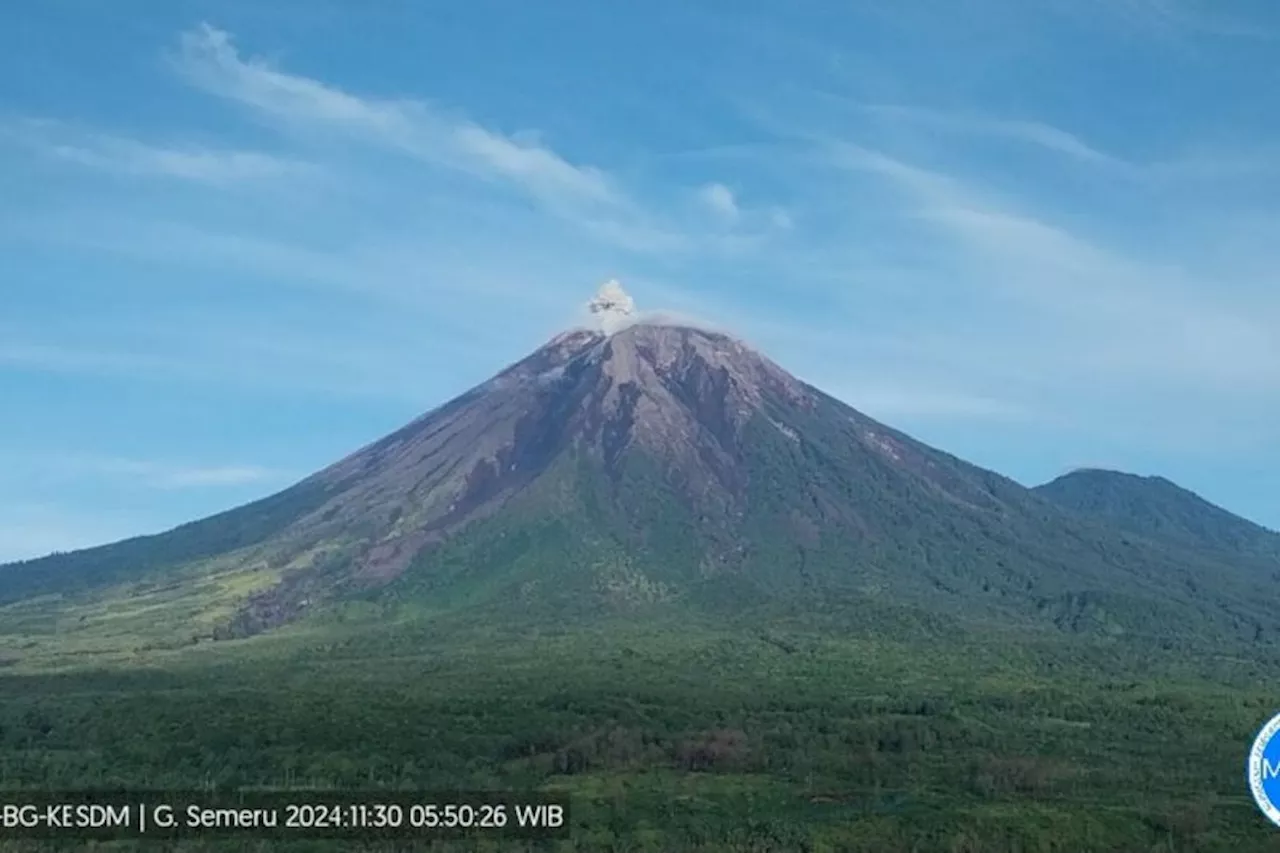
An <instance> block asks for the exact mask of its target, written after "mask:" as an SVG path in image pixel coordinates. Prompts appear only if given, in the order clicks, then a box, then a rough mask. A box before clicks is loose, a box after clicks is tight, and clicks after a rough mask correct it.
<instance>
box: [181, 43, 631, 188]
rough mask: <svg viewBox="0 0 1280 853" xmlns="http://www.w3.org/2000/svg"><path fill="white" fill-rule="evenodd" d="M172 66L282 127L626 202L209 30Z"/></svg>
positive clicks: (584, 172) (605, 182)
mask: <svg viewBox="0 0 1280 853" xmlns="http://www.w3.org/2000/svg"><path fill="white" fill-rule="evenodd" d="M174 61H175V63H176V66H177V68H178V69H179V71H180V72H182V74H183V75H184V76H185V77H186V78H187V79H188V80H190V81H191V82H192V83H194V84H195V85H197V86H199V87H200V88H202V89H204V90H205V91H207V92H209V93H211V94H214V95H217V96H220V97H223V98H226V99H229V100H231V101H234V102H237V103H239V104H242V105H243V106H245V107H248V108H250V109H252V110H254V111H256V112H258V113H259V114H261V115H263V116H266V117H269V118H271V119H274V120H276V121H279V122H286V123H296V124H303V125H308V126H312V127H321V128H328V129H330V130H333V131H335V132H340V133H345V134H348V135H350V136H352V137H355V138H358V139H362V140H365V141H368V142H371V143H375V144H379V145H383V146H386V147H389V148H393V149H396V150H399V151H402V152H403V153H405V154H408V155H410V156H412V157H414V158H417V159H420V160H425V161H428V162H431V163H434V164H437V165H440V166H446V167H451V168H455V169H460V170H463V171H466V172H470V173H472V174H475V175H478V176H480V177H484V178H490V179H501V180H505V181H507V182H509V183H511V184H513V185H515V186H518V187H520V188H522V189H524V190H526V191H528V192H530V193H532V194H533V195H535V196H537V197H538V198H540V199H542V200H543V201H546V202H549V203H554V204H583V203H586V204H601V205H620V204H623V203H624V202H625V197H624V196H623V195H622V193H621V191H620V190H619V189H618V188H617V187H615V186H614V183H613V181H612V180H611V179H610V178H609V176H607V175H606V174H605V173H604V172H603V171H602V170H600V169H598V168H595V167H592V166H586V165H583V166H579V165H574V164H572V163H570V162H569V161H567V160H565V159H564V158H563V157H561V156H560V155H558V154H556V153H555V152H554V151H551V150H550V149H548V148H545V147H543V146H540V145H537V144H534V143H530V142H521V141H517V140H516V139H513V138H511V137H508V136H504V135H502V134H499V133H495V132H493V131H490V130H486V129H485V128H482V127H480V126H479V125H476V124H474V123H472V122H469V121H465V120H461V119H457V118H454V117H452V116H448V115H446V114H444V113H441V112H439V111H437V110H435V109H433V108H432V107H431V106H429V105H428V104H426V103H425V102H422V101H417V100H385V99H375V98H362V97H358V96H356V95H353V94H350V93H347V92H344V91H342V90H340V89H337V88H334V87H332V86H328V85H325V84H324V83H321V82H320V81H317V80H312V79H310V78H307V77H302V76H299V75H294V74H289V73H286V72H284V71H280V70H278V69H276V68H273V67H272V66H271V65H269V64H268V63H266V62H265V61H264V60H261V59H255V58H249V59H245V58H242V57H241V55H240V53H239V51H238V50H237V48H236V46H235V44H234V42H233V41H232V38H231V35H230V34H229V33H227V32H225V31H223V30H220V29H218V28H216V27H213V26H210V25H209V24H202V25H201V26H200V27H198V28H196V29H195V30H192V31H189V32H186V33H184V34H183V35H182V38H181V46H180V51H179V53H178V54H177V56H176V57H175V58H174Z"/></svg>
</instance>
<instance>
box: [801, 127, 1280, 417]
mask: <svg viewBox="0 0 1280 853" xmlns="http://www.w3.org/2000/svg"><path fill="white" fill-rule="evenodd" d="M822 151H823V152H824V153H823V154H822V156H823V157H824V158H826V159H827V161H828V162H829V163H830V164H831V165H832V166H833V167H834V168H836V169H840V170H845V171H849V172H853V173H857V174H860V175H869V176H872V177H875V178H877V179H879V180H880V181H882V182H884V183H886V184H888V185H889V187H890V188H891V189H892V190H894V191H895V192H896V193H897V194H898V196H899V198H900V203H901V204H903V205H904V207H905V209H906V210H907V211H908V212H909V213H910V214H911V216H912V217H913V219H914V221H915V222H917V223H918V225H919V227H920V229H922V230H924V231H926V232H928V233H930V234H931V239H932V241H934V242H935V243H936V241H938V240H941V241H943V245H946V246H950V247H951V248H952V249H953V250H954V251H955V254H954V256H953V257H954V262H955V270H954V272H955V273H956V274H957V275H958V276H960V277H962V278H963V280H965V281H967V282H968V283H969V284H970V286H973V287H977V288H978V289H980V290H982V291H985V292H987V293H988V294H990V295H994V296H996V297H997V298H999V299H1002V300H1005V301H1006V302H1012V304H1016V305H1020V306H1022V310H1023V311H1024V312H1031V313H1026V314H1024V320H1025V321H1027V322H1028V323H1030V322H1032V321H1038V322H1040V323H1041V324H1042V328H1043V329H1044V330H1045V332H1046V333H1047V336H1046V337H1045V338H1044V339H1043V341H1042V342H1040V343H1039V344H1038V345H1034V344H1033V345H1032V346H1030V347H1029V348H1028V350H1025V351H1024V359H1025V358H1026V357H1028V356H1030V354H1031V353H1034V352H1036V351H1039V352H1040V353H1041V357H1042V358H1044V357H1047V358H1049V359H1051V360H1052V362H1053V363H1052V364H1046V365H1044V369H1045V370H1046V371H1047V372H1048V373H1049V375H1053V376H1058V377H1062V376H1063V375H1064V374H1076V375H1077V376H1089V375H1094V374H1096V372H1097V371H1098V370H1103V369H1105V371H1106V373H1107V375H1108V377H1109V379H1110V381H1111V382H1113V383H1114V382H1124V381H1144V382H1145V381H1151V380H1158V381H1161V382H1175V383H1178V384H1182V385H1183V386H1184V387H1192V386H1198V387H1199V388H1200V389H1202V390H1206V391H1213V392H1215V393H1232V392H1241V393H1253V392H1256V391H1259V390H1263V389H1274V388H1277V387H1280V341H1278V340H1277V339H1276V337H1275V335H1274V334H1273V333H1272V331H1271V330H1272V329H1273V328H1274V323H1275V322H1276V321H1277V320H1280V306H1276V305H1273V304H1268V303H1266V302H1261V303H1258V302H1253V303H1250V304H1249V306H1248V308H1247V309H1246V308H1245V307H1244V305H1245V304H1246V303H1244V302H1242V301H1240V300H1239V299H1238V298H1232V296H1231V295H1229V294H1230V292H1231V291H1228V295H1224V296H1219V295H1218V293H1219V292H1220V290H1221V285H1222V284H1223V283H1226V284H1239V282H1233V281H1232V278H1233V271H1232V270H1230V269H1223V270H1219V271H1218V272H1217V274H1216V276H1215V278H1216V279H1217V280H1216V281H1215V282H1211V281H1208V280H1205V279H1204V278H1202V277H1199V276H1196V275H1193V274H1191V273H1189V272H1186V271H1185V270H1183V269H1182V268H1181V267H1180V266H1179V265H1178V264H1177V263H1176V262H1175V261H1168V262H1159V263H1157V262H1154V261H1150V260H1147V259H1144V258H1142V257H1139V256H1136V255H1133V254H1126V253H1124V252H1122V251H1120V250H1118V249H1115V248H1112V247H1108V246H1103V245H1100V244H1098V243H1097V242H1095V241H1094V240H1092V239H1090V238H1088V237H1086V236H1083V235H1081V234H1078V233H1073V232H1072V231H1071V230H1069V229H1067V228H1065V227H1063V226H1061V225H1059V224H1055V223H1053V222H1051V221H1048V220H1047V219H1045V218H1042V217H1041V216H1040V215H1039V214H1038V213H1037V212H1035V211H1034V210H1027V209H1024V206H1025V203H1020V201H1019V200H1016V199H1007V198H1004V197H1002V196H1000V195H998V194H997V193H995V192H993V191H990V190H988V189H986V188H984V187H983V186H982V185H981V184H975V183H973V182H972V181H970V180H968V179H965V178H962V177H959V176H957V175H954V174H948V173H943V172H938V171H935V170H932V169H928V168H924V167H921V166H918V165H914V164H911V163H908V162H905V161H903V160H901V159H899V158H896V157H893V156H890V155H888V154H885V153H883V152H880V151H876V150H873V149H868V148H864V147H862V146H859V145H856V144H853V143H849V142H846V141H843V140H827V141H826V142H825V143H824V146H823V148H822ZM1215 284H1217V285H1218V287H1215V286H1214V285H1215ZM1006 334H1007V332H1006ZM1015 334H1016V333H1015ZM1024 343H1026V342H1024ZM1049 344H1054V345H1056V347H1055V348H1054V349H1052V350H1049V349H1046V345H1049ZM981 349H982V348H981V347H972V348H970V350H971V351H981ZM962 353H963V348H961V349H959V351H958V354H962Z"/></svg>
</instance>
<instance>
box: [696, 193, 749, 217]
mask: <svg viewBox="0 0 1280 853" xmlns="http://www.w3.org/2000/svg"><path fill="white" fill-rule="evenodd" d="M698 200H699V201H701V202H702V204H703V205H705V206H706V208H707V209H708V210H710V211H711V212H712V213H713V214H715V215H716V216H719V217H720V218H722V219H724V220H725V221H727V222H733V221H734V220H736V219H737V218H738V215H739V213H740V211H739V210H738V202H737V199H735V198H734V195H733V190H731V189H729V188H728V187H726V186H725V185H724V184H714V183H713V184H706V185H705V186H703V187H701V188H700V189H699V190H698Z"/></svg>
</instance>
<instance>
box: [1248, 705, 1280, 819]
mask: <svg viewBox="0 0 1280 853" xmlns="http://www.w3.org/2000/svg"><path fill="white" fill-rule="evenodd" d="M1249 790H1250V791H1251V792H1253V801H1254V802H1255V803H1257V804H1258V808H1259V809H1261V810H1262V813H1263V814H1264V815H1266V816H1267V819H1268V820H1270V821H1271V822H1272V823H1274V824H1275V825H1276V826H1280V714H1276V715H1275V716H1274V717H1272V718H1271V719H1270V720H1269V721H1268V722H1267V724H1266V725H1265V726H1263V727H1262V731H1260V732H1258V736H1257V737H1256V738H1254V739H1253V749H1251V750H1249Z"/></svg>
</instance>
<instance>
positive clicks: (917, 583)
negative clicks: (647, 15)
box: [0, 298, 1280, 643]
mask: <svg viewBox="0 0 1280 853" xmlns="http://www.w3.org/2000/svg"><path fill="white" fill-rule="evenodd" d="M620 303H621V300H619V299H616V298H612V299H610V300H609V302H608V304H609V305H610V306H615V305H618V304H620ZM611 331H612V334H605V333H603V332H598V331H585V330H579V331H574V332H569V333H566V334H564V335H560V336H558V337H556V338H555V339H553V340H552V341H551V342H549V343H548V344H547V345H546V346H544V347H542V348H541V349H539V350H537V351H536V352H534V353H533V354H532V355H530V356H529V357H528V358H526V359H524V360H522V361H520V362H518V363H516V364H515V365H512V366H511V367H509V368H508V369H506V370H504V371H503V372H501V373H499V374H498V375H497V376H495V377H494V378H493V379H492V380H490V381H489V382H486V383H484V384H482V385H480V386H478V387H477V388H475V389H473V390H472V391H470V392H468V393H466V394H464V395H462V396H461V397H459V398H457V399H456V400H454V401H452V402H450V403H448V404H446V405H445V406H443V407H441V408H439V409H437V410H435V411H433V412H430V413H428V414H427V415H424V416H423V417H421V418H419V419H418V420H416V421H414V422H413V423H410V424H409V425H407V426H406V427H404V428H403V429H401V430H399V431H397V432H395V433H393V434H392V435H390V436H387V437H386V438H384V439H382V440H380V441H377V442H375V443H373V444H371V445H369V446H368V447H366V448H364V449H362V450H360V451H358V452H356V453H354V454H352V455H351V456H349V457H347V458H346V459H344V460H342V461H340V462H338V463H337V464H335V465H333V466H331V467H329V468H327V469H325V470H323V471H321V472H319V473H317V474H316V475H314V476H312V477H310V478H308V479H307V480H305V481H303V482H302V483H299V484H298V485H296V486H294V487H292V488H290V489H288V490H286V491H284V492H282V493H281V494H279V495H276V496H274V497H272V498H269V499H267V500H266V501H261V502H259V503H257V504H253V505H250V506H247V507H243V508H241V509H238V510H234V511H232V512H230V513H225V514H223V515H220V516H216V517H214V518H211V519H207V520H205V521H202V522H197V523H195V524H192V525H186V526H184V527H182V528H178V529H176V530H174V531H171V532H169V533H167V534H162V535H160V536H156V537H147V538H144V539H137V540H131V541H129V542H125V543H120V544H118V545H114V546H106V547H104V548H98V549H91V550H89V551H85V552H78V553H75V554H66V555H57V556H54V557H50V558H46V559H44V560H37V561H31V562H29V563H26V564H19V565H16V566H11V567H7V568H0V603H3V602H5V601H8V602H13V601H17V600H20V599H28V598H30V597H31V596H32V595H37V594H48V593H55V594H61V595H63V596H64V597H67V600H66V602H65V603H64V604H63V605H59V606H63V607H74V606H76V605H75V601H76V600H92V599H94V597H95V596H96V597H98V598H99V599H101V598H103V597H108V598H109V597H112V596H115V597H117V598H120V597H123V598H128V597H130V596H133V597H135V598H136V597H138V596H143V595H146V596H151V597H152V598H149V599H147V601H148V604H147V607H148V608H152V609H154V607H155V606H159V604H152V603H151V602H153V601H157V600H158V599H156V598H155V596H157V595H158V594H159V593H158V592H157V590H163V592H164V596H166V597H165V598H164V599H163V602H161V603H163V604H164V606H171V607H177V606H178V605H176V604H173V602H174V601H177V602H179V603H180V604H181V607H182V608H183V610H182V613H183V614H184V615H183V617H182V620H181V621H180V624H181V625H182V626H183V627H182V630H187V631H190V632H191V634H192V636H193V637H194V636H199V635H201V634H204V635H212V636H215V637H224V636H242V635H246V634H254V633H260V632H263V631H267V630H270V629H272V628H275V627H277V626H279V625H281V624H284V623H287V622H291V621H295V620H298V619H301V618H304V617H306V616H307V615H308V614H316V618H339V617H341V618H364V617H370V616H371V617H373V618H376V619H379V620H386V619H388V618H393V617H404V616H406V615H412V614H418V615H429V616H432V617H434V618H438V617H440V616H442V615H450V614H452V615H461V616H468V615H470V616H478V615H480V614H484V615H486V616H490V617H496V618H500V619H502V620H504V621H505V622H506V623H508V624H516V625H518V624H522V623H529V624H533V623H534V622H540V621H543V620H551V621H555V622H558V623H560V624H564V623H566V622H572V621H581V620H591V619H597V618H602V617H605V616H608V615H610V614H617V613H627V612H644V611H646V610H649V609H653V608H658V609H662V610H664V611H669V612H678V613H683V614H686V615H687V617H688V618H692V619H719V618H741V617H742V616H743V614H758V615H759V616H760V618H769V617H770V616H772V615H777V616H782V615H787V616H797V615H798V616H802V617H805V618H812V619H815V620H827V621H829V622H832V623H833V624H850V623H857V622H860V621H863V622H865V621H866V620H869V619H877V618H881V617H882V616H884V615H885V614H898V615H902V614H910V615H911V619H938V618H941V619H944V620H953V621H959V622H963V623H965V624H996V625H1003V626H1022V627H1028V628H1036V627H1048V628H1057V629H1062V630H1067V631H1071V632H1087V633H1103V634H1110V635H1143V636H1149V637H1162V638H1166V640H1167V641H1168V642H1172V643H1207V642H1222V641H1230V642H1239V641H1246V642H1255V641H1270V638H1271V637H1273V636H1275V635H1276V633H1277V630H1278V629H1280V625H1278V624H1277V622H1276V619H1275V617H1274V616H1273V615H1272V614H1273V612H1275V608H1274V607H1273V605H1274V604H1275V602H1274V601H1271V600H1270V599H1269V598H1267V597H1265V596H1261V595H1259V593H1258V590H1257V589H1256V588H1255V584H1254V583H1253V579H1254V578H1255V577H1256V574H1254V573H1252V572H1251V571H1250V570H1249V568H1248V567H1245V566H1241V565H1237V564H1236V563H1234V562H1233V561H1232V560H1231V559H1230V558H1229V556H1220V555H1217V554H1215V553H1213V552H1210V551H1207V550H1200V551H1196V552H1192V551H1189V550H1185V549H1181V548H1178V547H1176V546H1174V545H1171V544H1169V543H1168V542H1161V541H1155V540H1148V539H1133V538H1132V537H1126V536H1125V535H1124V533H1123V532H1122V531H1119V530H1117V529H1116V528H1115V527H1112V526H1110V525H1109V524H1107V523H1104V522H1100V521H1097V520H1095V519H1091V518H1089V517H1086V516H1084V515H1082V514H1079V513H1076V512H1071V511H1067V510H1063V509H1062V508H1060V507H1059V506H1057V505H1055V504H1054V503H1053V502H1051V501H1050V500H1046V499H1044V497H1042V496H1039V495H1037V494H1035V493H1033V492H1031V491H1029V490H1027V489H1025V488H1023V487H1022V486H1020V485H1018V484H1016V483H1014V482H1013V481H1011V480H1009V479H1007V478H1004V477H1002V476H1000V475H998V474H995V473H992V472H990V471H986V470H983V469H980V468H977V467H975V466H973V465H969V464H968V463H965V462H963V461H962V460H959V459H957V458H955V457H953V456H950V455H948V454H946V453H943V452H941V451H938V450H935V449H933V448H930V447H928V446H926V445H924V444H922V443H920V442H918V441H915V440H914V439H912V438H910V437H909V436H906V435H904V434H902V433H900V432H897V431H896V430H893V429H891V428H889V427H887V426H885V425H883V424H880V423H878V422H876V421H874V420H872V419H870V418H868V417H866V416H864V415H862V414H860V413H859V412H857V411H856V410H854V409H852V408H850V407H849V406H847V405H845V404H844V403H841V402H839V401H837V400H835V399H833V398H831V397H829V396H827V395H826V394H824V393H822V392H821V391H819V390H818V389H816V388H813V387H811V386H809V385H806V384H805V383H803V382H801V381H799V380H798V379H796V378H795V377H793V376H791V375H790V374H788V373H787V372H786V371H784V370H783V369H782V368H780V367H779V366H778V365H776V364H774V363H773V362H771V361H770V360H768V359H767V358H765V357H764V356H762V355H761V354H760V353H758V352H756V351H754V350H752V349H751V348H750V347H747V346H746V345H744V344H743V343H741V342H740V341H737V340H735V339H733V338H731V337H729V336H726V335H722V334H718V333H713V332H708V331H705V330H700V329H695V328H689V327H684V326H674V325H655V324H646V323H631V324H630V325H627V324H626V323H615V324H614V325H613V327H612V329H611ZM228 578H233V580H228ZM215 587H216V589H217V590H218V596H217V597H216V599H209V602H214V603H209V602H206V601H205V599H202V598H200V596H199V595H198V594H197V593H196V591H197V590H206V591H207V590H209V589H211V588H215ZM201 594H203V593H201ZM68 596H69V597H68ZM233 597H234V601H233V600H232V598H233ZM215 605H216V606H215ZM175 612H176V611H175ZM353 614H355V615H354V616H353ZM470 616H468V618H470ZM3 618H4V614H3V612H2V611H0V621H2V620H3ZM908 621H910V619H908Z"/></svg>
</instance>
